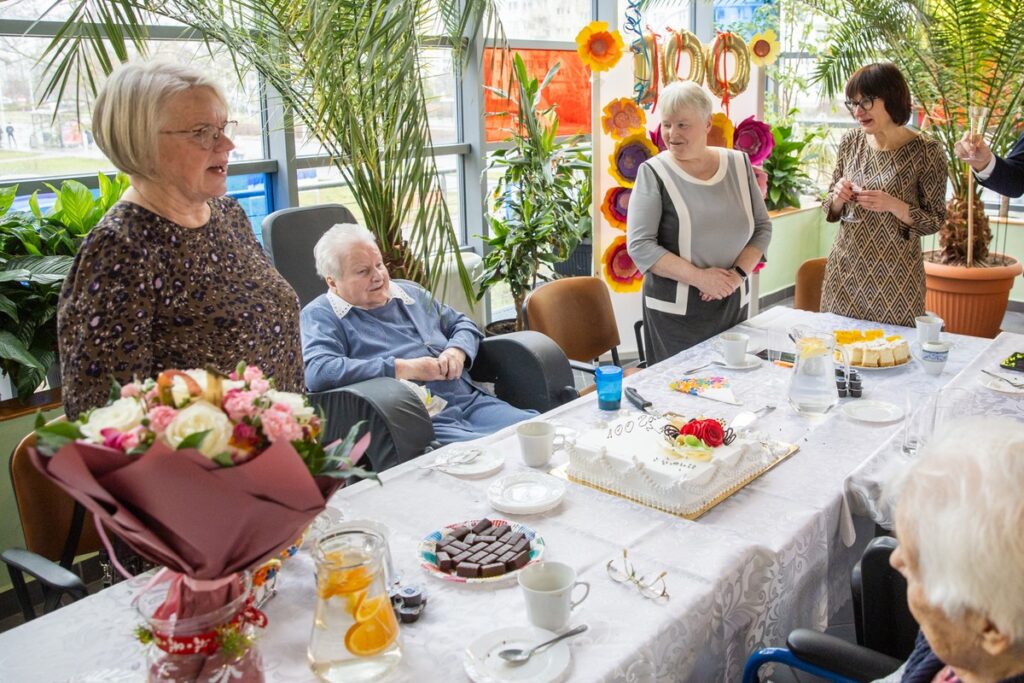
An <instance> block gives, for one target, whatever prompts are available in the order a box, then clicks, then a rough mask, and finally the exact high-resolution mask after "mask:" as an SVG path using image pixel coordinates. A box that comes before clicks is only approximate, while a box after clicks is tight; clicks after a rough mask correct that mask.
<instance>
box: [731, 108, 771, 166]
mask: <svg viewBox="0 0 1024 683" xmlns="http://www.w3.org/2000/svg"><path fill="white" fill-rule="evenodd" d="M732 147H733V149H738V150H740V151H741V152H746V153H747V156H749V157H750V163H751V164H753V165H755V166H757V165H759V164H760V163H761V162H762V161H764V160H765V159H767V158H768V157H769V156H770V155H771V153H772V148H774V147H775V138H774V137H773V136H772V129H771V127H770V126H769V125H768V124H767V123H764V122H763V121H755V120H754V117H753V116H748V117H747V118H745V119H743V122H742V123H740V125H738V126H736V132H735V133H734V134H733V141H732Z"/></svg>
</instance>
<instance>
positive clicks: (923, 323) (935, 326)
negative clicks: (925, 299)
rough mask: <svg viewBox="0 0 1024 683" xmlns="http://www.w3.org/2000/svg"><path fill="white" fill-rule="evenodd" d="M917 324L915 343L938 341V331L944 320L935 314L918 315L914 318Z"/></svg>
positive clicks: (940, 329)
mask: <svg viewBox="0 0 1024 683" xmlns="http://www.w3.org/2000/svg"><path fill="white" fill-rule="evenodd" d="M914 322H915V323H916V324H917V343H918V344H924V343H925V342H937V341H939V332H941V331H942V325H943V323H944V321H943V320H942V318H940V317H938V316H936V315H930V314H929V315H919V316H917V317H916V318H914Z"/></svg>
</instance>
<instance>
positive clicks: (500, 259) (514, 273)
mask: <svg viewBox="0 0 1024 683" xmlns="http://www.w3.org/2000/svg"><path fill="white" fill-rule="evenodd" d="M559 66H560V63H556V64H554V65H553V66H552V67H551V69H549V70H548V72H547V75H545V76H544V80H543V81H538V80H537V79H536V78H531V77H530V76H529V74H528V73H527V71H526V65H525V63H524V62H523V59H522V57H520V56H519V55H518V54H516V55H515V56H514V58H513V61H512V79H511V83H512V93H511V94H509V93H507V92H505V91H503V90H500V89H498V88H491V89H490V90H491V91H492V92H494V93H495V94H496V95H497V96H498V97H499V98H501V99H504V100H508V101H510V102H514V103H515V106H516V111H515V114H514V120H513V122H512V126H511V130H512V135H511V137H510V138H509V139H508V141H509V142H511V145H510V146H509V147H506V148H504V149H499V150H497V151H495V152H494V154H493V155H492V157H491V161H490V163H489V164H488V166H487V168H488V170H492V169H499V170H501V171H502V173H501V176H500V177H499V178H498V180H497V182H496V184H495V187H494V191H493V192H492V194H491V198H492V201H491V206H490V209H489V211H488V226H489V228H490V230H489V233H490V234H489V235H488V237H487V238H486V244H487V252H486V253H485V254H484V259H483V261H484V275H483V279H482V281H481V283H480V289H479V291H478V293H477V298H478V299H481V298H483V297H484V295H486V294H487V292H488V291H489V290H490V289H491V288H492V287H493V286H494V285H496V284H498V283H501V282H504V283H505V284H507V285H508V287H509V289H510V290H511V293H512V298H513V300H514V301H515V308H516V320H515V330H522V329H523V327H524V324H523V322H524V321H523V301H524V300H525V299H526V295H527V294H528V293H529V292H530V290H531V289H533V288H534V287H535V286H536V285H537V282H538V280H548V279H550V276H549V275H548V274H547V272H546V270H545V269H544V268H542V266H544V265H548V266H553V265H554V264H556V263H559V262H561V261H565V260H566V258H567V257H568V256H569V254H570V253H571V252H572V251H573V249H575V248H576V247H577V245H578V244H579V242H580V240H581V239H582V238H583V236H584V235H589V234H590V226H591V217H590V204H591V183H590V168H591V147H590V145H589V144H585V143H583V142H581V139H580V137H579V136H576V137H574V138H572V139H569V140H566V141H560V140H558V118H557V117H556V116H555V111H554V110H555V108H554V107H548V108H545V109H543V110H540V109H539V106H540V97H541V93H542V92H543V90H544V88H545V87H547V85H548V83H550V82H551V79H552V78H554V76H555V74H556V73H557V72H558V68H559ZM492 324H493V323H492ZM501 331H511V330H508V329H501Z"/></svg>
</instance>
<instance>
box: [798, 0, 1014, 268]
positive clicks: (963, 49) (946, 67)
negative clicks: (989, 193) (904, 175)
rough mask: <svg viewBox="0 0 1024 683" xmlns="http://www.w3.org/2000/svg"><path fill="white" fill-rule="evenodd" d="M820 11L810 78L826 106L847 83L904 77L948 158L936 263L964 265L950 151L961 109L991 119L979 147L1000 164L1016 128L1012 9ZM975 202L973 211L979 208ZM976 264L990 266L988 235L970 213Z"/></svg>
mask: <svg viewBox="0 0 1024 683" xmlns="http://www.w3.org/2000/svg"><path fill="white" fill-rule="evenodd" d="M825 2H828V6H829V8H830V13H831V14H832V16H834V17H835V20H834V21H833V22H831V23H830V29H829V34H828V48H827V49H826V50H825V51H824V52H823V53H822V56H821V59H820V60H819V62H818V66H817V69H816V71H815V78H816V79H818V80H820V81H821V83H822V84H823V86H824V90H825V92H826V94H827V95H829V96H836V95H838V94H839V93H842V92H843V88H844V86H845V84H846V81H847V80H848V78H849V77H850V75H851V74H852V73H853V72H854V71H855V70H856V69H858V68H860V67H861V66H863V65H865V64H868V63H870V62H875V61H880V60H883V59H884V60H888V61H891V62H893V63H894V64H896V66H898V67H899V68H900V70H901V71H902V72H903V75H904V76H905V77H906V79H907V83H908V84H909V86H910V92H911V94H912V95H913V98H914V101H915V103H916V104H917V106H918V107H919V108H920V114H921V115H922V117H923V123H922V128H923V129H924V130H925V131H926V132H927V133H928V134H930V135H932V136H933V137H935V138H936V139H937V140H939V141H940V142H941V143H942V144H943V146H944V147H945V148H946V158H947V173H948V175H949V181H950V183H951V185H952V187H953V197H952V198H951V199H950V201H949V203H948V204H947V218H946V223H945V225H944V226H943V228H942V229H941V230H940V232H939V245H940V253H939V260H940V261H941V262H942V263H949V264H966V262H967V244H968V237H967V204H968V202H967V195H968V181H967V174H966V172H965V167H964V164H963V163H962V162H960V161H959V160H958V159H957V158H956V155H955V153H954V151H953V146H954V145H955V144H956V141H957V140H959V139H960V137H961V136H962V135H963V133H964V131H965V130H966V129H967V125H968V116H967V114H968V107H971V106H981V107H988V108H989V110H990V111H991V112H992V116H991V119H990V125H989V126H988V130H987V136H986V137H987V139H988V142H989V145H990V146H991V148H992V150H993V151H994V152H995V153H996V154H1005V153H1006V152H1007V151H1008V150H1009V148H1010V146H1011V145H1012V144H1013V141H1014V140H1015V138H1016V136H1017V135H1018V134H1019V129H1020V126H1021V123H1022V122H1024V115H1022V111H1021V105H1022V104H1024V13H1022V12H1021V11H1020V9H1021V7H1020V0H815V2H814V3H813V4H823V3H825ZM978 198H979V195H976V197H975V204H976V205H980V202H979V201H978ZM974 222H975V225H974V228H975V230H974V235H973V242H974V258H975V260H976V261H977V262H979V265H985V264H986V263H988V261H987V255H988V245H989V242H990V240H991V237H992V233H991V231H990V230H989V227H988V219H987V217H986V216H985V215H984V212H982V211H976V212H975V221H974Z"/></svg>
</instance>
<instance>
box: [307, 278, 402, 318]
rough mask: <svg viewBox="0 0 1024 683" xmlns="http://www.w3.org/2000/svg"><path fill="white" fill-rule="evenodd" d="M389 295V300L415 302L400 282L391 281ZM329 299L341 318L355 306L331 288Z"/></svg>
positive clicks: (328, 291)
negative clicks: (400, 285) (399, 284)
mask: <svg viewBox="0 0 1024 683" xmlns="http://www.w3.org/2000/svg"><path fill="white" fill-rule="evenodd" d="M388 295H389V298H388V300H389V301H390V300H391V299H395V298H398V299H401V301H402V302H403V303H405V304H406V305H407V306H410V305H412V304H413V303H414V300H413V298H412V296H410V295H409V293H408V292H406V291H405V290H404V289H402V288H401V287H399V286H398V284H396V283H395V282H393V281H392V282H391V285H390V286H389V287H388ZM327 300H328V301H329V302H330V303H331V308H332V309H333V310H334V314H335V315H337V316H338V317H339V318H344V317H345V316H346V315H348V312H349V311H351V310H352V309H353V308H355V306H354V305H353V304H350V303H349V302H347V301H345V300H344V299H342V298H341V297H340V296H338V295H337V294H335V293H334V292H332V291H331V290H327Z"/></svg>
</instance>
